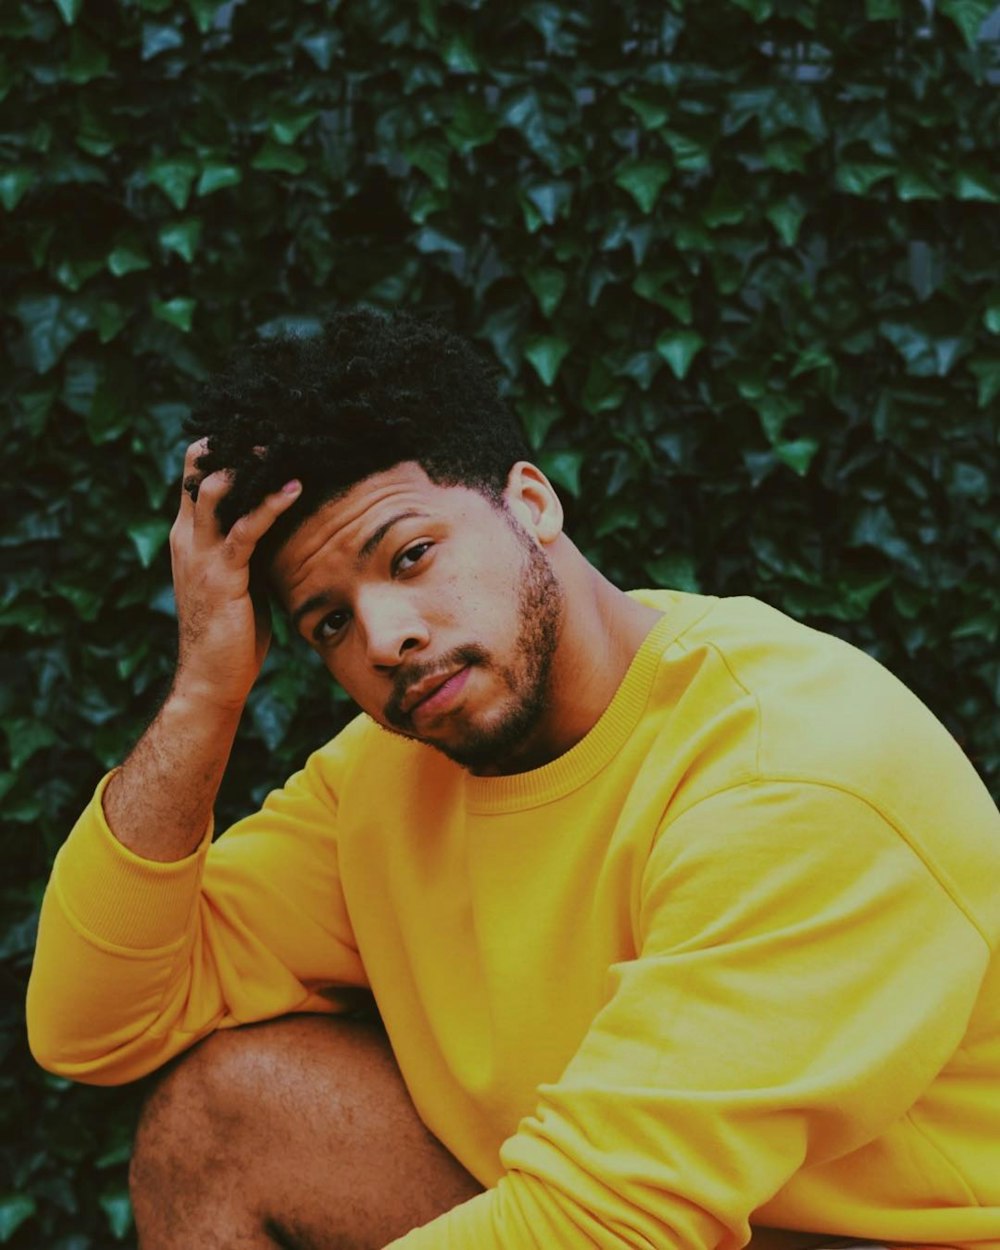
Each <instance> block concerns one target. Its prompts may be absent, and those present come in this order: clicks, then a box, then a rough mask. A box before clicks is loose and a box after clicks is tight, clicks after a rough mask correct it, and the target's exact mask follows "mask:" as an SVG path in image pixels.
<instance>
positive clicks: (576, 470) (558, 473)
mask: <svg viewBox="0 0 1000 1250" xmlns="http://www.w3.org/2000/svg"><path fill="white" fill-rule="evenodd" d="M538 467H539V468H540V469H541V471H542V472H543V473H544V474H545V476H546V477H547V478H550V479H551V481H552V482H553V483H554V484H555V485H556V486H561V487H562V488H563V490H565V491H568V492H569V493H570V495H572V496H573V498H574V499H577V498H579V495H580V470H581V469H582V468H583V452H582V451H549V452H542V454H541V455H540V456H539V457H538Z"/></svg>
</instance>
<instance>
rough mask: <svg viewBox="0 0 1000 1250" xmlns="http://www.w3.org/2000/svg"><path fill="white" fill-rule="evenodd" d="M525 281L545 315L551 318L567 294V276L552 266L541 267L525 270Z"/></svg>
mask: <svg viewBox="0 0 1000 1250" xmlns="http://www.w3.org/2000/svg"><path fill="white" fill-rule="evenodd" d="M524 280H525V282H527V284H528V286H529V287H530V288H531V292H532V294H533V295H534V297H535V299H536V300H537V301H538V307H539V308H540V309H541V310H542V312H543V314H544V315H545V316H546V317H551V316H552V314H553V313H554V312H555V310H556V309H557V308H558V307H559V301H560V300H561V299H562V297H563V295H564V294H565V291H566V274H565V273H564V272H563V271H562V270H561V269H556V268H555V267H554V266H552V265H541V266H539V267H537V268H528V269H525V271H524Z"/></svg>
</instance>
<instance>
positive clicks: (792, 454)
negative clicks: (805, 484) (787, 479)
mask: <svg viewBox="0 0 1000 1250" xmlns="http://www.w3.org/2000/svg"><path fill="white" fill-rule="evenodd" d="M817 451H819V443H817V442H816V440H815V439H813V438H797V439H793V440H792V442H790V443H778V444H777V445H776V446H775V448H774V454H775V455H776V456H777V457H778V459H779V460H780V461H781V462H782V463H783V464H787V465H788V467H789V468H790V469H794V470H795V472H796V473H797V474H798V475H799V477H805V475H806V474H807V473H808V472H809V466H810V465H811V464H812V462H813V457H814V456H815V455H816V453H817Z"/></svg>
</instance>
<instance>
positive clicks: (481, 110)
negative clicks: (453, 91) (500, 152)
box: [445, 95, 497, 156]
mask: <svg viewBox="0 0 1000 1250" xmlns="http://www.w3.org/2000/svg"><path fill="white" fill-rule="evenodd" d="M496 133H497V119H496V117H495V116H494V115H493V114H492V113H491V112H490V110H489V109H488V108H486V106H485V105H484V104H483V103H482V101H480V100H478V99H477V98H476V97H475V96H470V95H460V96H459V97H458V99H457V100H455V102H454V111H453V113H452V121H451V124H450V125H449V126H448V127H447V129H446V130H445V134H446V135H447V136H448V142H449V143H450V144H451V146H452V147H453V148H454V149H455V151H456V152H458V153H459V154H460V155H462V156H467V155H468V154H469V153H470V152H473V151H475V149H476V148H478V147H482V145H483V144H484V143H492V142H493V139H494V138H495V137H496Z"/></svg>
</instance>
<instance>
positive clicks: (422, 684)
mask: <svg viewBox="0 0 1000 1250" xmlns="http://www.w3.org/2000/svg"><path fill="white" fill-rule="evenodd" d="M461 671H462V669H460V668H456V669H455V670H454V671H453V672H450V673H437V674H436V675H435V676H433V677H425V678H424V680H423V681H418V682H417V683H416V684H415V685H413V686H411V687H410V688H409V690H407V692H406V697H405V698H404V699H403V701H402V703H400V707H401V708H402V710H403V711H404V712H406V713H407V714H409V713H410V712H412V711H413V709H414V708H415V707H416V706H417V705H418V704H420V703H423V701H424V700H425V699H429V698H430V697H431V695H432V694H435V693H436V692H437V691H438V690H440V689H441V687H442V686H443V685H444V684H445V683H446V682H449V681H451V679H452V678H453V677H456V676H457V675H458V674H459V673H460V672H461Z"/></svg>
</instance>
